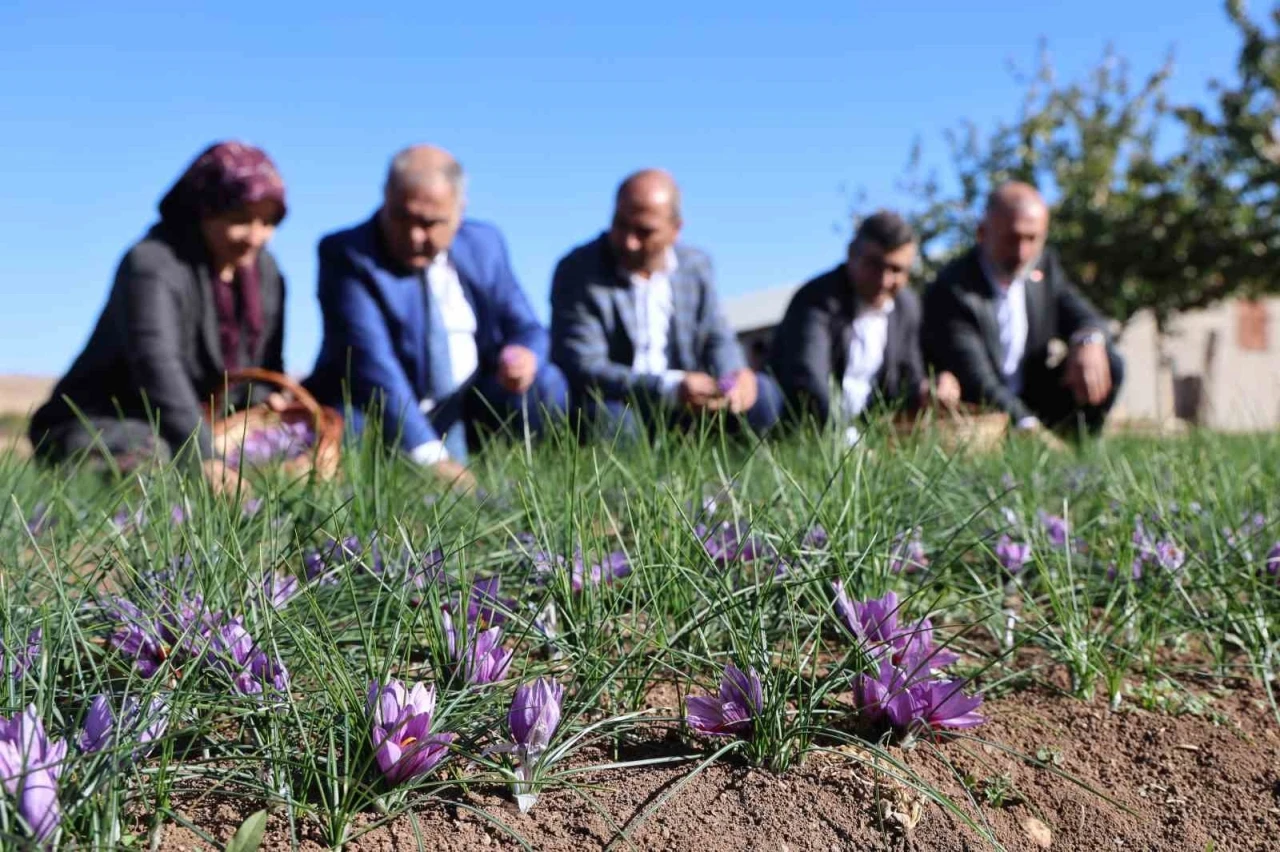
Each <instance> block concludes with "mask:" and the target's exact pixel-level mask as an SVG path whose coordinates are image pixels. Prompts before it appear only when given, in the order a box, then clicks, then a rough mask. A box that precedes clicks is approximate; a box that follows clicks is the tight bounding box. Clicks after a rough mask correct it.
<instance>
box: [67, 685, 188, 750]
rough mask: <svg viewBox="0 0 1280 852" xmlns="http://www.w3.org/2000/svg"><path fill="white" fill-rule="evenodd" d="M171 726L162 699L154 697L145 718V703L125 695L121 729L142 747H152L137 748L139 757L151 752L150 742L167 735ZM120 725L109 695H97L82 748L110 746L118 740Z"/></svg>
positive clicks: (88, 717)
mask: <svg viewBox="0 0 1280 852" xmlns="http://www.w3.org/2000/svg"><path fill="white" fill-rule="evenodd" d="M168 726H169V720H168V718H167V713H166V708H165V705H164V702H163V701H161V700H160V699H159V698H153V699H152V700H151V702H150V703H149V704H148V706H147V714H146V716H145V717H144V716H143V714H142V712H141V703H140V702H139V701H138V699H137V698H136V697H134V696H132V695H131V696H128V697H127V698H125V700H124V703H123V704H122V705H121V707H120V722H119V728H120V732H121V733H123V734H124V736H125V738H129V739H136V740H137V742H138V745H139V746H148V747H147V748H139V749H137V750H135V751H134V757H135V758H137V757H141V756H143V755H144V754H146V752H148V751H150V746H149V744H150V743H153V742H154V741H156V740H158V739H160V737H162V736H164V732H165V730H166V729H167V728H168ZM116 727H117V723H116V717H115V713H114V712H112V709H111V701H110V699H108V698H107V696H106V695H101V694H100V695H97V696H95V697H94V699H93V701H92V703H90V705H89V711H88V713H86V714H85V718H84V729H83V730H82V731H81V732H80V740H79V745H80V751H81V752H83V753H84V754H93V753H94V752H99V751H102V750H103V749H106V748H110V747H111V746H112V745H114V743H115V740H116V736H115V735H116Z"/></svg>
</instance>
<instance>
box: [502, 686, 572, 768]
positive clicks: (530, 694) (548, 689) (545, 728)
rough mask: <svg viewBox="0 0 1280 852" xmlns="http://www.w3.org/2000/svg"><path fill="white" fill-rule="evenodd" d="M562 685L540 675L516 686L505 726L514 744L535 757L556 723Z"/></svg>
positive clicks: (542, 748)
mask: <svg viewBox="0 0 1280 852" xmlns="http://www.w3.org/2000/svg"><path fill="white" fill-rule="evenodd" d="M563 698H564V687H563V686H561V685H560V684H559V683H557V682H556V681H554V680H552V679H551V678H545V677H540V678H538V679H537V680H535V681H533V682H531V683H522V684H520V686H519V687H517V688H516V694H515V697H514V698H513V699H512V700H511V710H510V711H509V712H508V713H507V727H509V728H510V729H511V738H512V739H513V740H514V741H515V744H516V745H517V746H520V747H522V748H524V749H525V750H526V754H527V755H529V756H531V757H534V758H536V755H538V754H540V753H541V752H542V751H543V750H545V749H546V747H547V746H548V745H549V744H550V742H551V737H552V736H553V735H554V734H555V732H556V728H557V727H558V726H559V725H560V705H561V701H562V700H563Z"/></svg>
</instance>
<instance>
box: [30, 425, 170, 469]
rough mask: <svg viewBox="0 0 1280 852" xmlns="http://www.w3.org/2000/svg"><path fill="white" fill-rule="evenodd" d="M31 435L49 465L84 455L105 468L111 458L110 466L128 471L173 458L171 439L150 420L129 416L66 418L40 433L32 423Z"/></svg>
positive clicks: (89, 460) (88, 461) (94, 464)
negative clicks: (157, 433)
mask: <svg viewBox="0 0 1280 852" xmlns="http://www.w3.org/2000/svg"><path fill="white" fill-rule="evenodd" d="M30 437H31V443H32V444H33V445H34V446H35V451H36V458H38V459H39V460H40V461H42V462H45V463H47V464H59V463H61V462H65V461H69V460H72V459H77V458H83V459H84V460H85V461H86V462H87V463H88V464H89V466H90V467H93V468H99V467H103V468H105V467H106V466H107V464H108V457H110V460H111V461H110V463H111V465H113V466H114V467H117V468H119V469H120V470H121V471H125V472H127V471H129V470H133V469H136V468H137V467H139V466H141V465H143V464H146V463H149V462H157V463H164V462H167V461H169V459H170V458H171V457H172V451H171V449H170V447H169V444H168V442H167V441H165V440H164V439H163V438H160V437H158V436H157V435H156V434H155V431H154V430H153V429H152V428H151V424H150V423H148V422H147V421H145V420H139V419H135V418H129V417H124V418H121V417H102V416H86V417H85V419H84V421H81V420H80V419H79V418H76V419H75V420H64V421H63V422H61V423H58V424H55V425H54V426H52V427H51V428H49V429H48V430H47V431H45V432H42V433H41V434H39V435H37V434H35V429H34V426H33V428H32V431H31V436H30Z"/></svg>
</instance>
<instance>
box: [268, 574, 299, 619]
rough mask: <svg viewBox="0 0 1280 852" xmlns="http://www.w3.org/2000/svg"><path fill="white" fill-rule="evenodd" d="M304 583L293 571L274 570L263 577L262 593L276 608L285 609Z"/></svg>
mask: <svg viewBox="0 0 1280 852" xmlns="http://www.w3.org/2000/svg"><path fill="white" fill-rule="evenodd" d="M301 589H302V585H301V584H300V583H299V582H298V578H297V576H296V575H295V574H294V573H293V572H292V571H272V572H271V573H270V574H268V575H267V576H265V577H263V578H262V594H263V596H264V597H266V599H267V600H268V601H270V602H271V606H272V607H274V608H275V609H278V610H279V609H284V608H285V606H286V605H287V604H288V603H289V599H290V598H292V597H293V596H294V595H296V594H297V593H298V592H299V591H301Z"/></svg>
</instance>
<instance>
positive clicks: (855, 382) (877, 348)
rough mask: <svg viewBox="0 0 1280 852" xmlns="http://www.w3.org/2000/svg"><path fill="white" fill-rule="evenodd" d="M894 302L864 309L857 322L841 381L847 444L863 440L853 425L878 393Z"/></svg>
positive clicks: (855, 318)
mask: <svg viewBox="0 0 1280 852" xmlns="http://www.w3.org/2000/svg"><path fill="white" fill-rule="evenodd" d="M891 313H893V302H892V301H889V302H888V303H886V304H885V306H884V307H883V308H862V309H860V310H859V311H858V314H857V316H856V317H854V320H853V328H852V330H851V333H850V335H849V360H848V363H847V364H846V365H845V368H844V376H843V377H842V378H841V381H840V389H841V391H842V393H841V411H842V412H843V414H844V418H845V421H846V423H848V424H850V425H848V426H846V427H845V441H846V443H848V444H849V445H853V444H856V443H857V442H858V439H859V438H860V437H861V434H860V433H859V431H858V429H857V427H856V426H853V425H852V423H853V421H854V420H856V419H857V417H858V415H859V414H861V413H862V412H863V411H864V410H865V409H866V407H867V402H868V401H870V399H871V394H872V392H873V391H874V390H875V385H876V375H877V374H879V372H880V368H881V367H883V366H884V350H885V347H886V346H888V344H889V314H891Z"/></svg>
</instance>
